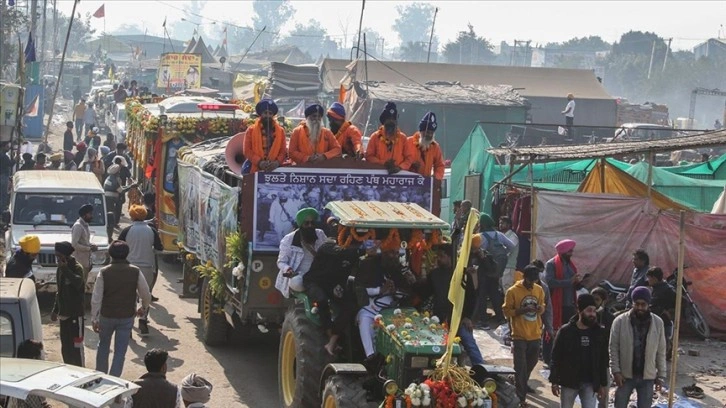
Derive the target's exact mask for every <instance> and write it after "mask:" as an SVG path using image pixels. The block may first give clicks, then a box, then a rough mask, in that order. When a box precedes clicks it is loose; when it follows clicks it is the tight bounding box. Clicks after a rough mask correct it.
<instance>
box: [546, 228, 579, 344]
mask: <svg viewBox="0 0 726 408" xmlns="http://www.w3.org/2000/svg"><path fill="white" fill-rule="evenodd" d="M575 245H576V243H575V241H573V240H571V239H565V240H562V241H560V242H558V243H557V245H555V250H556V251H557V255H555V257H554V258H552V259H550V260H549V261H547V263H546V264H545V276H546V281H547V286H549V287H550V291H551V293H552V326H553V328H554V330H555V331H557V330H558V329H559V328H560V327H561V326H562V325H563V324H564V323H567V322H568V321H569V320H570V318H571V317H572V316H574V315H575V286H577V284H578V283H580V281H581V280H582V278H581V277H580V274H579V273H577V267H576V266H575V264H574V263H573V262H572V252H573V251H574V249H575Z"/></svg>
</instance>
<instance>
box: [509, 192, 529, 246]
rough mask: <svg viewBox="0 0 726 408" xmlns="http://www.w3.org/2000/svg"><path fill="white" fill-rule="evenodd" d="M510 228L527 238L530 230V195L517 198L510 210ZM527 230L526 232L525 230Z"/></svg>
mask: <svg viewBox="0 0 726 408" xmlns="http://www.w3.org/2000/svg"><path fill="white" fill-rule="evenodd" d="M512 229H513V230H514V232H516V233H517V234H519V235H524V236H526V237H527V238H529V237H530V236H531V234H530V233H529V231H531V230H532V196H529V195H528V196H524V197H522V198H520V199H519V200H517V202H516V203H515V204H514V210H512ZM525 231H527V232H525Z"/></svg>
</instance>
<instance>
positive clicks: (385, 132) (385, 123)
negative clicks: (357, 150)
mask: <svg viewBox="0 0 726 408" xmlns="http://www.w3.org/2000/svg"><path fill="white" fill-rule="evenodd" d="M378 120H379V121H380V122H381V127H380V128H378V130H377V131H375V132H374V133H373V134H372V135H371V138H370V140H369V141H368V147H367V148H366V161H369V162H371V163H377V164H381V165H383V166H385V167H386V169H387V170H388V173H389V174H394V173H398V172H399V171H401V170H409V169H410V167H411V164H412V163H413V162H414V161H415V153H414V151H413V146H412V145H411V143H409V141H408V138H407V137H406V134H405V133H403V132H401V131H400V130H399V129H398V108H396V104H395V103H393V102H388V103H386V107H385V108H384V109H383V112H381V115H380V116H379V118H378Z"/></svg>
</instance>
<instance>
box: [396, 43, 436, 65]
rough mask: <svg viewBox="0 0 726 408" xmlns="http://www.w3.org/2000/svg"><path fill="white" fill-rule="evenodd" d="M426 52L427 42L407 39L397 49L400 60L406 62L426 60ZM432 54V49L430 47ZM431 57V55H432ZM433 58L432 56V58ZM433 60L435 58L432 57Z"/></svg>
mask: <svg viewBox="0 0 726 408" xmlns="http://www.w3.org/2000/svg"><path fill="white" fill-rule="evenodd" d="M427 53H428V42H423V41H417V42H413V41H409V42H407V43H406V44H404V45H402V46H401V48H400V49H399V50H398V57H399V58H400V59H401V60H402V61H408V62H426V56H427ZM432 54H433V49H432ZM432 57H433V55H432ZM432 59H434V58H432ZM434 61H435V59H434Z"/></svg>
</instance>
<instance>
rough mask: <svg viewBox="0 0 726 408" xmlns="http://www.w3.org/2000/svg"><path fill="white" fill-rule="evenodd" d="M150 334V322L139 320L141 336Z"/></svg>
mask: <svg viewBox="0 0 726 408" xmlns="http://www.w3.org/2000/svg"><path fill="white" fill-rule="evenodd" d="M148 335H149V323H148V322H147V321H146V320H139V336H141V337H146V336H148Z"/></svg>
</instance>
